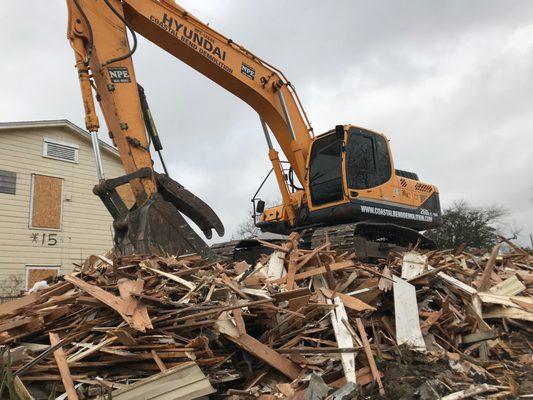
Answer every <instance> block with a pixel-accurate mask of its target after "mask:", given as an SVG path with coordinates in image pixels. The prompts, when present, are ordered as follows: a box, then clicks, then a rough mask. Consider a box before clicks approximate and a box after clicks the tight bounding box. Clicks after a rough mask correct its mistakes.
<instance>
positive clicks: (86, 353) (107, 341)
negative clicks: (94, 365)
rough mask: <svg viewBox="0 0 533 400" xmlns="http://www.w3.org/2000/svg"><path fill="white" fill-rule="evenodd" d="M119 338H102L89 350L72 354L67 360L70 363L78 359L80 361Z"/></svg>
mask: <svg viewBox="0 0 533 400" xmlns="http://www.w3.org/2000/svg"><path fill="white" fill-rule="evenodd" d="M117 339H118V338H117V337H112V338H107V339H104V340H102V341H101V342H100V343H98V344H96V345H92V346H91V347H90V348H88V349H87V350H85V351H82V352H80V353H76V354H74V355H72V356H70V357H69V358H68V359H67V362H68V363H69V364H72V363H75V362H77V361H80V360H82V359H84V358H85V357H88V356H90V355H91V354H94V353H96V352H97V351H98V350H100V349H101V348H102V347H104V346H107V345H109V344H111V343H113V342H115V341H116V340H117Z"/></svg>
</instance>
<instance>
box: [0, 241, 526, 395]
mask: <svg viewBox="0 0 533 400" xmlns="http://www.w3.org/2000/svg"><path fill="white" fill-rule="evenodd" d="M262 244H263V245H264V246H265V247H266V248H268V249H269V250H270V254H268V255H263V256H262V258H261V259H260V261H259V262H257V263H256V264H255V265H249V264H247V263H246V262H244V261H241V262H227V263H222V262H208V261H206V260H202V259H201V258H200V257H199V256H197V255H188V256H182V257H159V256H158V257H147V256H130V257H122V258H118V259H115V258H114V257H113V255H112V254H107V255H106V256H92V257H90V258H89V259H87V260H86V261H85V263H84V264H83V265H80V266H78V268H77V269H76V270H75V272H74V273H72V274H70V275H67V276H64V277H63V280H61V281H60V282H57V283H55V284H54V285H52V286H50V287H48V288H46V289H44V290H41V291H37V292H34V293H31V294H28V295H27V296H25V297H21V298H19V299H16V300H14V301H11V302H8V303H4V304H0V344H1V345H2V346H3V358H4V364H5V367H4V375H3V380H4V383H7V386H6V387H7V388H12V390H14V391H16V393H18V394H19V397H20V398H35V399H40V398H49V396H50V393H51V392H52V391H56V393H57V394H61V393H66V397H64V398H68V399H78V398H79V399H91V398H102V399H103V398H107V397H106V396H107V395H108V394H109V393H111V394H112V397H113V398H117V399H122V398H124V399H126V398H128V399H134V398H159V397H157V396H159V395H161V396H162V394H165V396H166V397H165V398H172V399H181V398H197V397H201V396H206V395H209V396H211V398H228V397H229V398H234V399H240V398H259V399H282V398H290V399H308V398H309V399H322V398H329V399H352V398H358V397H359V398H365V397H366V398H368V396H374V395H375V396H385V397H387V398H405V399H408V398H422V399H439V398H444V399H448V400H450V399H463V398H469V397H475V396H478V398H487V397H488V396H489V397H490V398H494V397H500V398H505V397H511V396H518V395H520V394H525V393H531V392H532V388H533V382H531V381H530V380H529V379H530V377H531V376H532V374H531V365H532V362H533V360H532V350H533V349H532V346H531V343H530V339H531V333H532V331H533V327H532V325H531V321H533V298H532V296H531V295H532V284H533V257H532V256H531V255H530V254H528V253H527V252H525V251H524V250H522V249H520V248H518V247H516V246H514V245H513V246H512V247H511V248H510V252H509V253H505V254H500V252H499V246H496V247H495V248H494V250H493V251H492V254H490V255H488V256H486V257H477V256H474V255H472V254H469V253H466V252H463V251H461V250H460V249H459V250H458V251H455V252H453V251H432V252H426V253H423V254H422V253H419V252H417V251H416V250H413V251H410V252H407V253H404V254H391V255H390V256H389V259H387V260H385V259H382V260H378V261H375V262H373V263H365V262H362V261H361V260H358V259H357V257H356V255H355V254H349V253H346V252H345V253H341V254H340V253H338V252H336V251H335V250H333V249H331V248H330V244H329V243H328V242H326V243H324V244H323V245H321V246H319V247H317V248H315V249H313V250H309V249H301V248H299V237H298V235H297V234H292V235H291V236H290V237H289V240H288V241H287V242H286V243H284V244H281V245H277V244H272V243H266V242H265V243H262ZM10 390H11V389H10ZM26 391H28V392H29V393H28V392H26ZM21 393H25V394H24V395H22V394H21ZM147 393H149V394H150V396H151V397H142V396H145V395H146V394H147ZM26 395H27V396H30V397H24V396H26ZM0 396H1V394H0ZM479 396H481V397H479Z"/></svg>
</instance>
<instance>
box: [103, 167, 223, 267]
mask: <svg viewBox="0 0 533 400" xmlns="http://www.w3.org/2000/svg"><path fill="white" fill-rule="evenodd" d="M128 178H131V176H130V177H127V176H125V177H121V178H115V179H110V180H108V181H104V182H102V183H100V184H99V185H97V187H95V189H94V192H95V193H96V194H97V195H99V196H100V198H101V199H102V201H103V202H104V204H105V205H106V207H107V208H108V210H109V211H110V212H111V214H112V215H113V217H114V218H115V221H114V223H113V226H114V228H115V252H116V254H117V255H118V256H125V255H132V254H172V255H183V254H191V253H196V254H199V255H201V256H202V257H204V258H206V259H210V258H212V257H213V253H212V252H211V249H210V248H209V246H208V245H207V244H206V243H205V242H204V240H203V239H202V238H201V237H200V236H199V235H198V234H197V233H196V232H195V230H194V229H192V228H191V226H190V225H189V224H188V223H187V221H186V220H185V218H184V216H183V215H185V216H186V217H188V218H189V219H190V220H192V221H193V222H194V223H195V224H197V225H198V227H199V228H200V229H201V230H202V232H203V233H204V235H205V236H206V237H207V238H208V239H209V238H211V236H212V230H215V231H216V232H217V233H218V235H220V236H223V235H224V226H223V225H222V222H221V221H220V219H219V218H218V216H217V215H216V214H215V212H214V211H213V210H212V209H211V207H209V206H208V205H207V204H206V203H204V202H203V201H202V200H201V199H199V198H198V197H196V196H195V195H194V194H192V193H191V192H189V191H188V190H187V189H185V188H184V187H183V186H182V185H180V184H179V183H177V182H176V181H174V180H172V179H171V178H169V177H168V176H167V175H163V174H156V181H157V188H158V192H157V193H154V194H152V195H151V196H150V198H149V199H148V201H147V202H146V203H145V204H144V205H142V206H141V207H139V206H137V205H135V206H134V207H133V208H132V209H130V210H127V209H126V207H125V206H124V205H123V203H122V201H121V199H120V197H119V196H118V195H117V192H116V190H115V188H116V186H118V185H121V184H124V182H125V181H126V180H127V179H128ZM121 203H122V204H121ZM182 213H183V215H182Z"/></svg>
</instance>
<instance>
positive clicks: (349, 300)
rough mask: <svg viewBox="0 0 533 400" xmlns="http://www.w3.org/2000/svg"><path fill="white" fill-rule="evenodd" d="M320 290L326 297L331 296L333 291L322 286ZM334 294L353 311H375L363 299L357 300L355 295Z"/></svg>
mask: <svg viewBox="0 0 533 400" xmlns="http://www.w3.org/2000/svg"><path fill="white" fill-rule="evenodd" d="M321 290H322V292H323V293H324V295H325V296H326V297H329V298H332V297H333V291H332V290H330V289H326V288H322V289H321ZM336 296H339V297H340V298H341V300H342V302H343V303H344V306H345V307H348V308H350V309H352V310H355V311H375V310H376V308H375V307H372V306H371V305H369V304H366V303H365V302H364V301H361V300H359V299H358V298H356V297H352V296H348V295H347V294H344V293H336Z"/></svg>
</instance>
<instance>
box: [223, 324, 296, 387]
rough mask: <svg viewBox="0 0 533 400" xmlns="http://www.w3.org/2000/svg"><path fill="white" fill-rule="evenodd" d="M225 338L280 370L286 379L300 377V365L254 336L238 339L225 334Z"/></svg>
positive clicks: (246, 335) (243, 336)
mask: <svg viewBox="0 0 533 400" xmlns="http://www.w3.org/2000/svg"><path fill="white" fill-rule="evenodd" d="M225 336H226V337H227V338H228V339H229V340H231V341H232V342H233V343H235V344H236V345H237V346H239V347H240V348H241V349H243V350H245V351H247V352H248V353H250V354H252V355H253V356H254V357H257V358H258V359H260V360H261V361H263V362H265V363H266V364H268V365H270V366H271V367H272V368H274V369H276V370H278V371H279V372H281V373H282V374H283V375H285V376H286V377H288V378H290V379H292V380H294V379H296V378H297V377H298V376H299V375H300V371H301V369H300V367H299V366H298V365H296V364H295V363H293V362H292V361H291V360H289V359H288V358H287V357H284V356H282V355H281V354H279V353H278V352H277V351H275V350H273V349H271V348H270V347H268V346H265V345H264V344H263V343H261V342H260V341H258V340H257V339H255V338H253V337H252V336H250V335H248V334H245V335H241V336H238V337H233V336H231V335H228V334H225Z"/></svg>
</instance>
